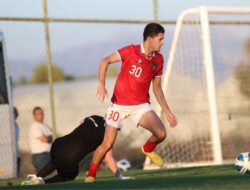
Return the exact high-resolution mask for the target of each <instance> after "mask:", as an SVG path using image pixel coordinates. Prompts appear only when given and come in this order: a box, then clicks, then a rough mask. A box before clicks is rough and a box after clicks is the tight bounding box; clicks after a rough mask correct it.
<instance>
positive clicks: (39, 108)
mask: <svg viewBox="0 0 250 190" xmlns="http://www.w3.org/2000/svg"><path fill="white" fill-rule="evenodd" d="M37 110H43V109H42V108H41V107H39V106H36V107H34V109H33V111H32V113H33V115H34V114H35V112H36V111H37Z"/></svg>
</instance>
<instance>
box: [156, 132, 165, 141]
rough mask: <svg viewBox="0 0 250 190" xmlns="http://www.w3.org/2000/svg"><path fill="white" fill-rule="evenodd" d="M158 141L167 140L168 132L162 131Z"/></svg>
mask: <svg viewBox="0 0 250 190" xmlns="http://www.w3.org/2000/svg"><path fill="white" fill-rule="evenodd" d="M157 138H158V140H159V141H160V142H161V141H164V140H165V139H166V138H167V132H166V130H162V131H161V132H160V133H159V134H158V135H157Z"/></svg>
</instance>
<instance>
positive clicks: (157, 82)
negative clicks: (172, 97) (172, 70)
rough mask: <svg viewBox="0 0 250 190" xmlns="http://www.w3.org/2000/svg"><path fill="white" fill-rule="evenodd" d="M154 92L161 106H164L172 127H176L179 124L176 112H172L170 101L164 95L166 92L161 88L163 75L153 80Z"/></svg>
mask: <svg viewBox="0 0 250 190" xmlns="http://www.w3.org/2000/svg"><path fill="white" fill-rule="evenodd" d="M153 92H154V95H155V97H156V99H157V101H158V103H159V104H160V106H161V107H162V110H163V111H164V113H165V115H166V117H167V120H168V121H169V123H170V127H175V126H176V125H177V119H176V117H175V116H174V114H173V113H172V112H171V110H170V108H169V106H168V103H167V101H166V98H165V96H164V93H163V91H162V88H161V77H155V78H154V80H153Z"/></svg>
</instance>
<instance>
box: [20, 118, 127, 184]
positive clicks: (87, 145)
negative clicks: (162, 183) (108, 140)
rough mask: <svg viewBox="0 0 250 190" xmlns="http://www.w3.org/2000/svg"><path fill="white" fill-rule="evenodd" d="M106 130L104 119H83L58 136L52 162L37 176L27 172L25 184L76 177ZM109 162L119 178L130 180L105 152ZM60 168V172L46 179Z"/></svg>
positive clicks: (59, 180) (51, 155) (109, 153)
mask: <svg viewBox="0 0 250 190" xmlns="http://www.w3.org/2000/svg"><path fill="white" fill-rule="evenodd" d="M104 131H105V120H104V118H103V117H101V116H97V115H93V116H90V117H87V118H85V119H84V121H83V122H82V123H81V124H80V125H79V126H78V127H77V128H76V129H75V130H74V131H72V132H71V133H70V134H68V135H65V136H63V137H60V138H57V139H56V140H55V141H54V142H53V143H52V147H51V151H50V157H51V161H50V162H49V163H48V164H47V165H46V166H44V167H43V168H42V169H41V170H40V171H39V172H38V173H37V174H36V175H28V177H27V180H25V181H24V182H23V183H22V184H23V185H31V184H43V183H55V182H64V181H70V180H74V179H75V177H76V176H77V175H78V172H79V162H80V161H81V160H82V159H83V158H84V157H85V156H86V155H87V154H89V153H90V152H92V151H94V150H95V149H96V148H97V147H98V146H99V145H100V144H101V142H102V140H103V137H104ZM105 160H106V163H107V165H108V166H109V167H110V169H111V171H112V172H113V173H114V174H115V175H116V176H117V177H118V178H119V179H128V178H129V177H124V176H123V175H122V172H121V171H120V170H119V169H118V168H117V165H116V163H115V161H114V158H113V155H112V152H111V151H109V152H108V153H107V155H106V159H105ZM55 170H57V175H55V176H53V177H51V178H49V179H44V178H45V177H46V176H48V175H49V174H51V173H52V172H53V171H55Z"/></svg>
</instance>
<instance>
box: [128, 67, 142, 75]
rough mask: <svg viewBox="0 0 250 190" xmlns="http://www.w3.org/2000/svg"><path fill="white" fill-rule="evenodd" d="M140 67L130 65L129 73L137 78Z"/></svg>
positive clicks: (140, 70) (139, 73)
mask: <svg viewBox="0 0 250 190" xmlns="http://www.w3.org/2000/svg"><path fill="white" fill-rule="evenodd" d="M141 72H142V68H141V67H136V65H132V66H131V70H130V71H129V73H130V74H131V75H134V76H135V77H136V78H139V77H140V76H141Z"/></svg>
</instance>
